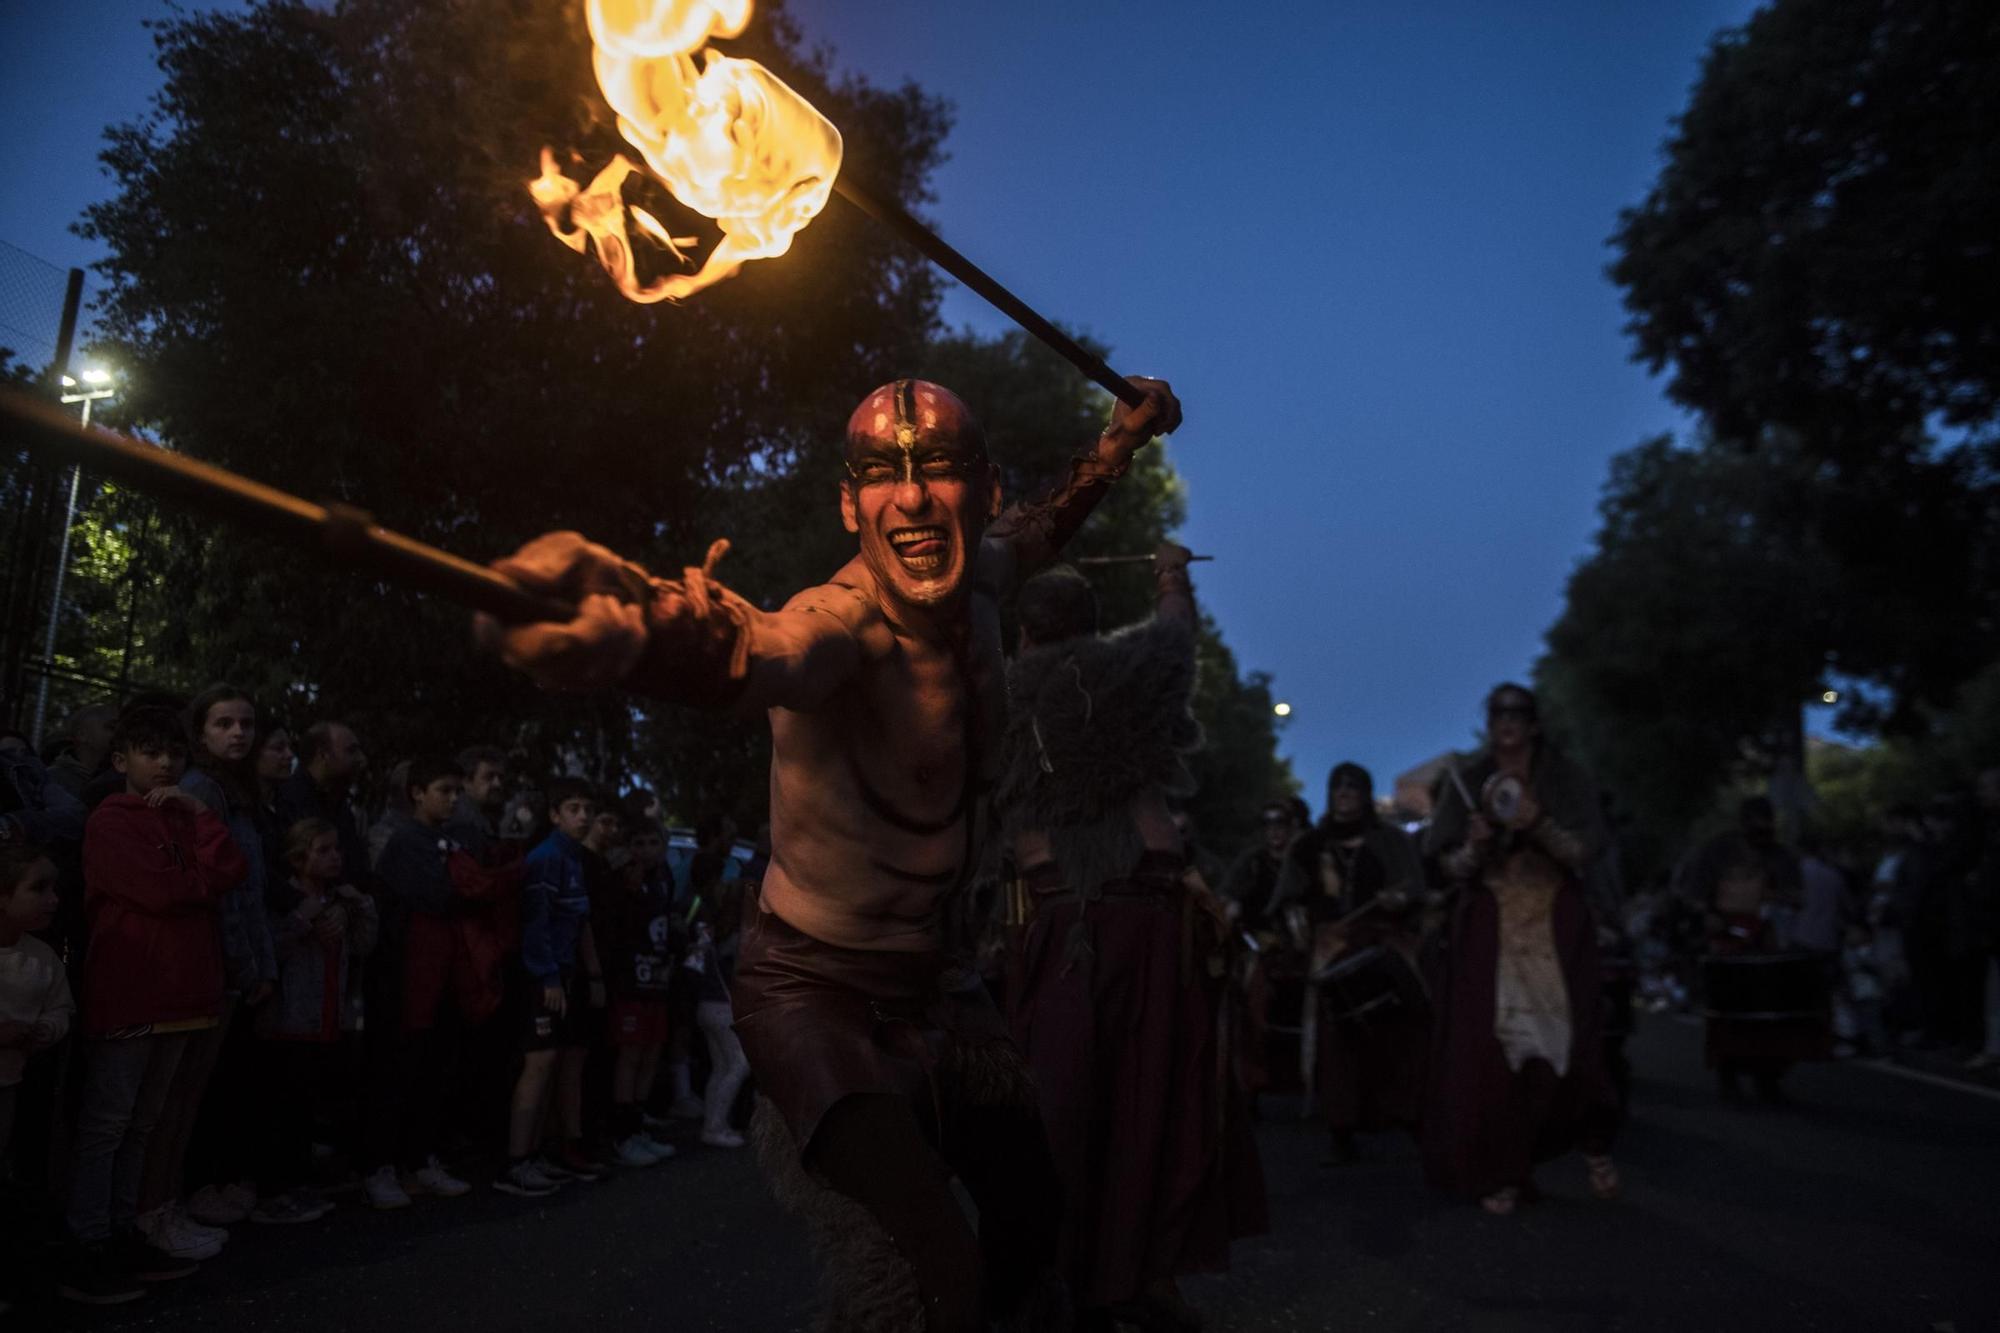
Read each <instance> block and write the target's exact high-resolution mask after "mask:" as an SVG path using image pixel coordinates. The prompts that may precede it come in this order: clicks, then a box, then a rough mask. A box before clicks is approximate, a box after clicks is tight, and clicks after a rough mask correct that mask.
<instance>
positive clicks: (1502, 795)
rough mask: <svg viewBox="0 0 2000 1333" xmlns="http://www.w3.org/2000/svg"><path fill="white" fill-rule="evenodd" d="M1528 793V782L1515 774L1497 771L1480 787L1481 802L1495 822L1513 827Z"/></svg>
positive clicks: (1506, 826)
mask: <svg viewBox="0 0 2000 1333" xmlns="http://www.w3.org/2000/svg"><path fill="white" fill-rule="evenodd" d="M1527 794H1528V784H1527V783H1525V782H1523V781H1522V780H1521V779H1520V778H1518V777H1516V776H1515V775H1514V774H1512V773H1495V774H1494V775H1493V776H1492V777H1490V778H1488V779H1486V785H1485V786H1483V787H1481V788H1480V789H1479V804H1480V806H1481V808H1483V809H1484V810H1485V811H1486V813H1487V814H1488V815H1490V816H1492V817H1493V819H1494V821H1495V822H1497V823H1499V824H1500V825H1502V826H1503V827H1505V828H1512V827H1514V823H1515V821H1516V820H1517V819H1518V818H1519V817H1520V814H1521V800H1522V798H1523V797H1525V796H1526V795H1527Z"/></svg>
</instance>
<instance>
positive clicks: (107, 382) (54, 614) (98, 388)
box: [34, 366, 118, 750]
mask: <svg viewBox="0 0 2000 1333" xmlns="http://www.w3.org/2000/svg"><path fill="white" fill-rule="evenodd" d="M83 382H84V384H86V385H89V386H90V387H89V388H86V389H83V390H82V391H81V392H78V393H66V394H64V395H63V396H62V401H63V402H65V403H82V404H83V424H84V427H85V429H88V428H89V426H90V405H91V404H92V403H94V402H96V401H98V400H99V399H100V398H111V397H115V396H116V395H117V393H118V391H117V390H116V389H114V388H112V387H111V372H110V371H108V370H105V369H104V368H102V367H101V366H92V367H90V368H89V369H87V370H85V371H84V372H83ZM62 387H63V388H65V389H76V388H78V385H77V382H76V381H75V380H74V379H71V378H70V377H69V376H68V375H65V376H63V377H62ZM82 484H83V465H82V464H81V463H79V464H76V465H75V466H73V467H71V468H70V470H69V507H68V508H67V509H66V510H64V512H63V530H62V546H61V547H60V548H59V549H58V551H57V554H56V579H55V589H54V591H53V592H52V593H50V595H49V632H48V634H47V635H46V636H45V637H44V638H43V640H42V684H41V687H40V688H39V689H37V690H36V691H35V731H34V745H35V748H36V749H38V750H39V749H40V748H41V745H42V724H43V722H44V721H46V720H47V718H48V715H49V676H50V674H51V673H52V672H54V671H55V668H56V625H57V622H59V621H60V620H61V618H62V591H63V575H64V574H66V573H67V572H68V571H69V533H70V529H71V528H73V527H75V526H76V492H77V488H78V487H79V486H81V485H82Z"/></svg>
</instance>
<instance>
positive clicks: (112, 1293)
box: [56, 1241, 146, 1305]
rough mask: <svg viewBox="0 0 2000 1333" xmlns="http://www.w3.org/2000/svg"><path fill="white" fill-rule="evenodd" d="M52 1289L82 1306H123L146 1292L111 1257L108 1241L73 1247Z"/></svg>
mask: <svg viewBox="0 0 2000 1333" xmlns="http://www.w3.org/2000/svg"><path fill="white" fill-rule="evenodd" d="M56 1290H57V1291H59V1292H61V1293H62V1295H63V1298H64V1299H65V1300H72V1301H77V1302H80V1303H81V1304H84V1305H123V1304H125V1302H127V1301H136V1300H138V1299H139V1298H140V1297H141V1296H144V1295H145V1294H146V1289H145V1288H144V1287H142V1286H140V1285H139V1284H138V1283H137V1282H136V1281H134V1280H133V1278H132V1275H131V1274H129V1273H127V1272H126V1271H125V1266H124V1265H123V1264H120V1263H118V1262H117V1261H116V1260H115V1259H113V1257H112V1252H111V1244H110V1242H109V1241H98V1242H97V1243H96V1244H93V1245H79V1246H77V1247H76V1248H75V1250H74V1251H73V1252H72V1253H71V1254H70V1255H69V1256H68V1262H67V1263H65V1264H64V1266H63V1275H62V1280H61V1281H60V1282H58V1283H57V1284H56Z"/></svg>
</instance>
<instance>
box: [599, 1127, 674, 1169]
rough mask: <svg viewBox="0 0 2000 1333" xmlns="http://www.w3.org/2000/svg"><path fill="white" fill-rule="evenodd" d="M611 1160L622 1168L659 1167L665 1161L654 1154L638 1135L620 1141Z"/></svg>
mask: <svg viewBox="0 0 2000 1333" xmlns="http://www.w3.org/2000/svg"><path fill="white" fill-rule="evenodd" d="M611 1160H612V1161H614V1162H616V1163H618V1165H620V1166H658V1165H659V1164H660V1162H661V1161H663V1160H664V1159H663V1158H662V1157H661V1156H660V1155H659V1154H658V1153H656V1152H654V1151H653V1150H652V1149H651V1148H650V1147H648V1146H647V1143H646V1141H645V1140H644V1139H642V1138H640V1137H639V1136H638V1135H637V1134H634V1135H632V1136H631V1137H630V1138H624V1139H620V1140H618V1144H617V1147H616V1148H614V1149H613V1150H612V1153H611Z"/></svg>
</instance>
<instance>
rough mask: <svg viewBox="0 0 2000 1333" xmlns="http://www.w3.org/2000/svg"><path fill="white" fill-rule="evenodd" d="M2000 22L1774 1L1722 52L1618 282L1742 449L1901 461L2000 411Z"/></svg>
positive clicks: (1911, 5)
mask: <svg viewBox="0 0 2000 1333" xmlns="http://www.w3.org/2000/svg"><path fill="white" fill-rule="evenodd" d="M1996 75H2000V9H1996V8H1995V7H1994V6H1992V5H1983V4H1959V3H1950V2H1949V0H1944V2H1939V0H1776V2H1775V3H1772V4H1769V5H1766V6H1765V7H1764V8H1762V9H1760V10H1759V11H1758V12H1757V13H1756V15H1754V16H1753V17H1752V18H1751V19H1750V21H1749V22H1748V23H1747V24H1745V25H1744V26H1743V27H1741V28H1737V29H1731V30H1727V31H1725V32H1723V33H1721V34H1720V35H1719V36H1717V38H1716V39H1715V41H1714V43H1713V45H1712V47H1711V48H1710V50H1709V53H1708V58H1707V60H1706V62H1705V64H1704V66H1703V69H1702V74H1701V78H1700V81H1699V82H1698V83H1697V84H1696V85H1695V88H1694V92H1693V94H1692V96H1691V98H1690V100H1689V103H1688V106H1687V109H1686V111H1685V112H1683V113H1682V115H1681V116H1680V117H1679V119H1678V120H1677V122H1676V125H1675V133H1674V136H1673V138H1672V140H1671V141H1670V142H1669V143H1668V144H1667V149H1666V163H1665V165H1664V167H1663V168H1662V170H1661V172H1660V176H1659V179H1658V180H1657V181H1656V182H1655V184H1654V186H1653V189H1652V191H1651V193H1650V194H1649V195H1648V196H1647V198H1646V199H1645V201H1644V202H1643V203H1641V204H1640V205H1639V206H1637V207H1636V208H1632V209H1629V210H1627V211H1626V213H1625V214H1624V215H1623V218H1622V220H1621V225H1620V227H1619V230H1618V233H1617V235H1616V236H1615V237H1614V238H1613V243H1614V244H1615V245H1616V246H1617V247H1618V249H1619V251H1620V253H1619V257H1618V259H1617V262H1616V263H1615V264H1614V265H1613V266H1612V269H1611V274H1612V277H1613V278H1614V279H1615V280H1616V281H1617V282H1618V283H1619V285H1620V286H1622V287H1623V288H1624V289H1625V300H1626V305H1627V307H1628V308H1629V309H1630V310H1631V312H1632V323H1631V325H1630V329H1631V332H1632V334H1633V335H1634V337H1635V339H1636V340H1637V344H1638V354H1639V356H1640V357H1641V358H1642V359H1643V360H1645V361H1646V362H1648V363H1649V364H1650V365H1651V366H1652V367H1653V368H1654V369H1655V370H1658V369H1661V368H1663V367H1668V366H1671V367H1672V370H1673V378H1672V380H1671V383H1670V386H1669V390H1670V392H1671V393H1672V394H1673V395H1674V396H1675V397H1676V398H1678V399H1679V400H1680V401H1682V402H1683V403H1686V404H1687V405H1688V406H1690V407H1693V408H1695V409H1697V410H1698V411H1700V412H1703V413H1704V414H1706V415H1707V416H1708V417H1709V419H1710V420H1711V422H1712V423H1713V424H1714V426H1715V427H1716V429H1717V431H1718V432H1719V433H1720V434H1722V435H1724V436H1727V437H1734V438H1739V439H1740V438H1754V436H1755V435H1756V434H1757V433H1758V432H1759V431H1761V430H1763V429H1765V428H1767V427H1771V426H1778V427H1785V428H1789V429H1791V430H1794V431H1797V432H1803V433H1806V434H1808V435H1810V436H1812V437H1813V438H1814V439H1815V440H1816V442H1817V443H1818V444H1819V446H1820V447H1821V448H1823V449H1827V450H1835V449H1837V450H1838V451H1839V452H1840V453H1841V455H1842V456H1845V457H1853V456H1865V455H1869V454H1875V453H1881V452H1889V453H1897V452H1900V451H1901V450H1903V449H1904V448H1906V447H1907V446H1908V443H1909V440H1910V438H1911V436H1912V435H1913V434H1914V433H1917V432H1920V431H1921V429H1922V428H1923V426H1924V423H1925V422H1926V420H1927V419H1929V418H1932V417H1933V416H1936V417H1939V418H1942V420H1943V421H1944V422H1946V423H1949V424H1950V425H1952V426H1957V427H1967V428H1972V429H1975V430H1977V431H1981V432H1990V429H1991V426H1992V423H1993V422H1994V420H1995V416H1996V412H2000V306H1996V303H1995V302H1994V300H1993V293H1994V292H1996V291H2000V137H1996V136H1995V134H1994V126H1995V125H2000V76H1996Z"/></svg>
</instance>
